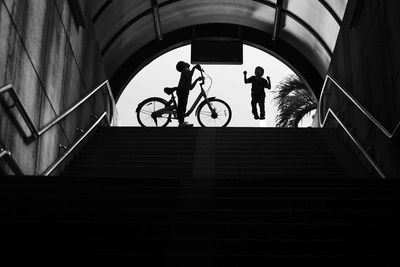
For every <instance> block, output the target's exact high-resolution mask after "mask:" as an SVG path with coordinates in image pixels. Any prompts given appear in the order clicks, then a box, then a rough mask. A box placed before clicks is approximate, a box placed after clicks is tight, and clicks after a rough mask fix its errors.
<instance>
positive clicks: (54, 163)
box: [41, 111, 107, 176]
mask: <svg viewBox="0 0 400 267" xmlns="http://www.w3.org/2000/svg"><path fill="white" fill-rule="evenodd" d="M104 118H107V112H106V111H105V112H104V113H103V114H102V115H101V116H100V118H98V119H97V121H96V122H95V123H94V124H93V125H92V127H90V129H89V130H87V131H86V133H85V134H84V135H82V136H81V137H80V138H79V140H78V141H76V142H75V144H74V145H73V146H72V147H70V148H69V149H68V150H67V151H66V152H65V153H64V155H63V156H62V157H61V158H59V159H58V160H57V161H55V162H53V164H51V165H50V166H49V167H48V168H47V169H46V170H45V171H44V172H43V173H42V174H41V175H42V176H49V175H50V174H52V173H53V171H54V170H55V169H56V168H57V167H58V166H59V165H60V164H61V163H62V162H63V161H64V160H65V159H66V158H67V157H68V156H69V155H70V154H71V153H72V152H73V151H74V150H75V148H76V147H77V146H78V145H79V144H80V143H81V142H82V141H83V140H85V139H86V137H87V136H88V135H89V134H90V133H91V132H92V131H93V130H94V129H95V128H96V127H97V125H99V124H100V122H101V121H102V120H103V119H104Z"/></svg>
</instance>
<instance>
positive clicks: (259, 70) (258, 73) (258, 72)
mask: <svg viewBox="0 0 400 267" xmlns="http://www.w3.org/2000/svg"><path fill="white" fill-rule="evenodd" d="M254 73H255V75H256V76H257V77H262V76H263V75H264V69H263V68H261V67H257V68H256V70H255V72H254Z"/></svg>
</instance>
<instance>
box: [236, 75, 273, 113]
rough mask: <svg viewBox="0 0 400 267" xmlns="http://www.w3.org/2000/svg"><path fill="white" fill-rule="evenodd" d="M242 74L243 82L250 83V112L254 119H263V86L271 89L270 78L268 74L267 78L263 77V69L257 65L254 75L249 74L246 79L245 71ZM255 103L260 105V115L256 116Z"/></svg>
mask: <svg viewBox="0 0 400 267" xmlns="http://www.w3.org/2000/svg"><path fill="white" fill-rule="evenodd" d="M243 74H244V83H245V84H248V83H251V85H252V87H251V108H252V113H253V115H254V119H256V120H258V119H260V120H265V91H264V88H267V89H268V90H270V89H271V80H270V78H269V76H267V79H264V78H263V77H262V76H263V75H264V69H263V68H261V67H257V68H256V70H255V72H254V74H255V76H251V77H250V78H248V79H247V71H244V72H243ZM257 104H258V105H259V107H260V116H258V112H257Z"/></svg>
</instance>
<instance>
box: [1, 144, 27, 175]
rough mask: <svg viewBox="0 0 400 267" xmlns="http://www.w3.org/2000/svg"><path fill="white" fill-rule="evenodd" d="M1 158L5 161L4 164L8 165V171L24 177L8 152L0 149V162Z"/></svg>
mask: <svg viewBox="0 0 400 267" xmlns="http://www.w3.org/2000/svg"><path fill="white" fill-rule="evenodd" d="M2 158H5V159H6V163H7V164H8V166H9V167H10V169H11V170H12V171H13V172H14V174H16V175H20V176H23V175H24V173H23V172H22V170H21V168H20V167H19V166H18V164H17V162H16V161H15V160H14V158H13V156H12V154H11V152H10V151H8V150H6V149H4V148H0V160H1V159H2Z"/></svg>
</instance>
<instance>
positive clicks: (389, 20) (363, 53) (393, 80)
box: [323, 0, 400, 176]
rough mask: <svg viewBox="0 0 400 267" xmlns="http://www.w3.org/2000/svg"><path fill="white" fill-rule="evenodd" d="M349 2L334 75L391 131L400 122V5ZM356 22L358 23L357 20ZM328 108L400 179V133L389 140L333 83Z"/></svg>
mask: <svg viewBox="0 0 400 267" xmlns="http://www.w3.org/2000/svg"><path fill="white" fill-rule="evenodd" d="M358 2H359V3H362V2H364V4H363V5H361V6H358V8H359V11H360V12H359V13H358V16H357V12H356V9H357V1H355V0H352V1H349V4H348V8H347V11H346V14H345V18H344V23H343V26H342V29H341V31H340V34H339V38H338V42H337V45H336V49H335V51H334V56H333V59H332V62H331V65H330V69H329V73H330V74H331V75H332V76H333V77H334V78H335V79H336V80H337V81H338V82H339V83H340V84H341V85H342V86H343V87H344V89H346V91H347V92H348V93H350V94H351V95H352V96H354V98H355V99H356V100H357V101H358V102H359V103H360V104H361V105H363V106H364V107H365V108H366V109H367V110H368V111H369V112H370V113H371V114H372V115H373V116H374V117H375V118H376V119H377V120H378V121H379V122H380V123H381V124H382V125H383V126H384V127H385V128H386V129H387V130H389V131H390V132H393V131H394V130H395V127H396V126H397V124H398V123H399V121H400V49H399V47H400V15H399V11H400V1H393V0H368V1H358ZM352 19H353V24H351V21H352ZM327 92H328V95H327V96H326V97H325V99H326V101H325V102H323V104H324V106H325V107H328V106H329V107H333V110H334V111H336V112H340V111H341V113H340V117H341V118H342V119H343V121H344V122H345V124H346V125H347V126H348V127H349V129H350V128H353V130H352V132H353V134H354V135H355V136H356V137H357V138H358V140H359V141H360V142H361V144H362V145H363V146H364V148H366V149H368V151H369V154H370V155H371V156H372V157H373V158H374V159H375V161H376V162H377V163H378V165H379V166H380V167H382V169H383V170H384V171H385V173H386V174H387V175H388V176H400V164H399V162H400V143H399V132H397V133H396V134H395V135H394V137H393V138H392V139H390V138H388V137H386V135H384V134H383V132H382V131H381V130H379V129H378V128H377V127H376V126H375V125H374V124H373V123H371V122H370V121H369V120H368V119H367V118H366V116H365V115H363V114H362V113H361V112H360V111H359V110H358V109H357V108H356V107H355V105H354V104H352V103H351V102H350V101H349V100H348V99H347V98H345V97H344V95H343V93H341V92H339V90H337V89H336V88H335V86H334V85H333V84H330V85H329V86H328V90H327Z"/></svg>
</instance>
